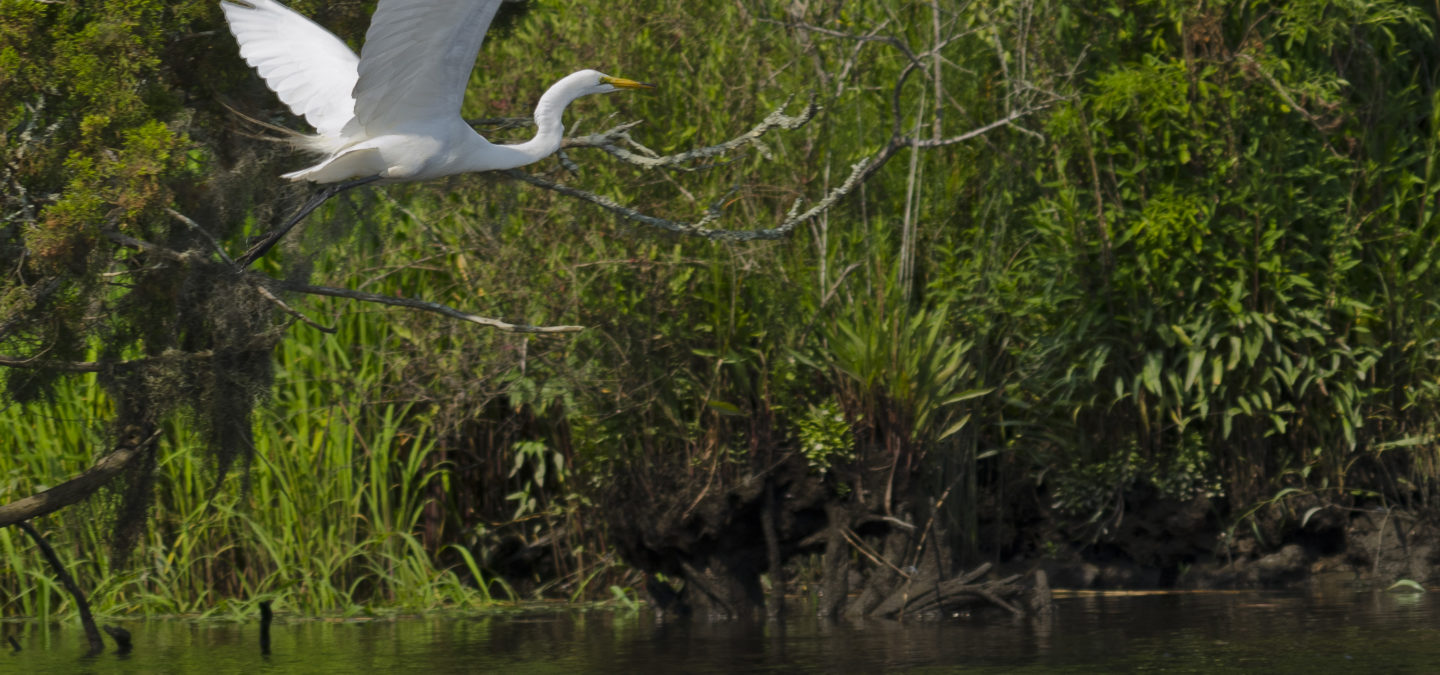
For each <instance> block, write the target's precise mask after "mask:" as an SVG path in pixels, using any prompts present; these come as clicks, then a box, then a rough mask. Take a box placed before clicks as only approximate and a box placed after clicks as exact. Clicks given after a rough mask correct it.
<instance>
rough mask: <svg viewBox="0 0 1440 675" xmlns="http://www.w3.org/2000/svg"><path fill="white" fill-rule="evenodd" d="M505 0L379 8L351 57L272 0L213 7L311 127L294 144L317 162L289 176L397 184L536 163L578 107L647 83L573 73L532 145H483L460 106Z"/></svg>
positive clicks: (538, 118)
mask: <svg viewBox="0 0 1440 675" xmlns="http://www.w3.org/2000/svg"><path fill="white" fill-rule="evenodd" d="M502 1H503V0H380V4H379V6H378V7H377V8H376V9H375V15H374V16H373V17H371V19H370V29H369V30H368V31H367V32H366V34H365V44H364V46H363V47H362V48H361V50H360V55H359V56H356V55H355V52H353V51H351V50H350V48H349V47H347V46H346V45H345V43H344V42H342V41H341V40H340V38H338V37H336V36H335V35H334V34H333V33H331V32H330V31H327V30H325V29H324V28H321V27H320V26H319V25H318V24H316V23H315V22H313V21H311V20H310V19H307V18H305V17H304V16H301V15H300V14H298V13H296V12H295V11H293V10H291V9H290V8H288V7H286V6H284V5H282V4H280V3H278V2H275V0H234V1H232V0H222V1H221V3H220V7H221V9H222V10H223V11H224V12H225V20H226V21H227V22H229V24H230V31H231V32H232V33H234V34H235V40H236V41H237V42H239V43H240V55H241V57H243V58H244V59H245V61H246V62H247V63H249V64H250V65H251V66H252V67H253V68H255V70H257V71H258V72H259V73H260V76H261V77H262V78H263V79H264V80H265V84H266V85H267V86H269V87H270V89H271V90H272V91H274V92H275V93H276V95H278V96H279V97H280V100H281V101H282V102H284V103H285V104H286V105H287V106H289V107H290V110H292V111H294V113H295V114H296V115H300V116H302V117H304V118H305V120H306V121H307V122H309V123H310V124H311V126H313V127H315V131H316V133H315V134H313V135H310V134H296V135H295V136H294V141H295V142H296V144H297V145H299V146H300V147H302V148H305V149H307V150H310V151H313V152H316V153H319V154H323V155H325V158H324V159H322V160H321V161H320V162H319V163H318V164H315V165H314V166H311V167H308V168H305V169H301V170H299V171H294V172H291V173H287V174H285V175H284V177H285V178H289V179H291V180H297V181H299V180H305V181H311V182H315V183H337V182H341V181H346V180H349V179H352V178H376V179H378V180H379V181H381V182H400V181H415V180H427V179H430V178H439V177H441V176H449V175H452V174H457V173H468V172H473V171H494V170H498V169H512V168H515V167H518V166H524V165H526V164H530V163H533V162H536V161H539V160H540V159H543V158H544V157H547V156H549V155H550V154H551V153H554V152H555V151H556V150H557V149H559V148H560V140H561V137H562V135H563V132H564V127H563V125H562V124H561V121H560V120H561V114H562V113H563V112H564V111H565V108H566V107H567V106H569V105H570V103H571V102H572V101H574V100H575V99H577V98H580V97H581V96H585V95H587V94H603V93H607V92H612V91H618V90H621V89H639V88H649V87H651V86H652V85H648V84H643V83H640V82H635V81H632V80H626V79H622V78H618V77H610V76H609V75H605V74H604V73H600V72H598V71H594V70H582V71H579V72H576V73H572V74H570V75H568V76H566V77H564V78H562V79H561V80H560V81H559V82H556V83H555V84H554V85H552V86H551V87H550V89H548V90H547V91H546V92H545V94H544V95H543V96H541V97H540V103H539V105H537V106H536V107H535V124H536V126H537V127H538V129H539V130H538V132H537V133H536V134H535V137H534V138H532V139H531V140H529V141H526V142H524V143H518V144H514V145H499V144H494V143H491V142H489V141H487V140H485V138H484V137H483V136H481V135H480V134H478V133H476V132H475V130H474V129H472V128H470V125H468V124H466V123H465V120H464V119H462V118H461V117H460V104H461V102H462V101H463V100H464V97H465V86H466V83H467V82H469V79H470V71H471V69H473V68H474V66H475V55H476V53H477V52H478V51H479V50H480V44H481V43H482V42H483V41H484V40H485V32H486V31H487V30H488V29H489V27H490V22H491V20H493V19H494V18H495V12H496V11H497V10H498V9H499V8H500V4H501V2H502Z"/></svg>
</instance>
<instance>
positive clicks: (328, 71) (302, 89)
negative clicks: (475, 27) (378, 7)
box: [220, 0, 473, 137]
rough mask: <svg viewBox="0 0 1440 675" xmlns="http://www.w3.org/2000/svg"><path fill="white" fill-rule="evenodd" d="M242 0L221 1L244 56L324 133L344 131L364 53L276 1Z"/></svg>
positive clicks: (269, 83)
mask: <svg viewBox="0 0 1440 675" xmlns="http://www.w3.org/2000/svg"><path fill="white" fill-rule="evenodd" d="M242 1H243V2H244V3H245V4H237V3H235V2H221V3H220V9H221V10H223V11H224V12H225V20H226V21H227V22H229V23H230V31H231V32H233V33H234V34H235V40H236V42H239V43H240V56H241V57H243V58H244V59H245V62H246V63H249V64H250V65H251V67H253V68H255V70H256V71H257V72H259V73H260V77H262V78H264V79H265V84H266V85H268V86H269V87H270V89H271V90H272V91H274V92H275V94H276V95H278V96H279V97H280V100H281V101H283V102H284V103H285V105H287V106H290V110H292V111H294V112H295V114H296V115H300V116H302V117H304V118H305V121H307V122H309V123H310V125H311V126H313V127H315V130H316V131H318V132H320V135H321V136H330V137H334V136H338V135H340V131H341V129H343V128H344V127H345V123H346V122H349V121H350V119H351V118H352V117H354V114H355V103H354V100H353V99H352V98H351V97H350V92H351V91H352V90H354V88H355V82H356V81H357V79H358V78H359V70H358V63H359V61H360V59H359V57H357V56H355V52H353V51H351V50H350V48H349V47H348V46H346V45H345V43H344V42H341V41H340V38H338V37H335V34H334V33H331V32H330V31H328V30H325V29H324V28H321V27H320V26H319V25H317V24H316V23H315V22H313V21H311V20H309V19H307V18H305V17H304V16H302V15H300V14H297V13H295V12H294V11H293V10H291V9H290V8H288V7H286V6H284V5H282V4H280V3H278V2H275V0H242ZM390 4H397V3H394V2H392V3H390ZM398 4H403V3H398ZM457 4H464V3H457ZM472 58H473V55H472Z"/></svg>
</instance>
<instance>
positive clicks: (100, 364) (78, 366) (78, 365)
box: [0, 350, 215, 373]
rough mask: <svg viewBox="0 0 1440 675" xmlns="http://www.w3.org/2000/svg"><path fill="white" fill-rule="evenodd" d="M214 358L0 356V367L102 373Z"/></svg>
mask: <svg viewBox="0 0 1440 675" xmlns="http://www.w3.org/2000/svg"><path fill="white" fill-rule="evenodd" d="M214 356H215V352H212V351H210V350H205V351H199V352H181V351H178V350H170V351H167V352H165V353H164V354H161V355H159V356H150V357H145V358H139V359H129V360H125V361H55V360H51V359H41V358H35V357H31V358H24V359H22V358H17V357H14V356H4V355H0V366H4V367H6V368H21V369H25V370H54V371H59V372H62V373H103V372H106V371H111V370H124V369H128V368H139V367H141V366H147V365H150V364H154V363H164V362H168V361H179V360H190V359H208V358H212V357H214Z"/></svg>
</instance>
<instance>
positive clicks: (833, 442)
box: [795, 399, 855, 473]
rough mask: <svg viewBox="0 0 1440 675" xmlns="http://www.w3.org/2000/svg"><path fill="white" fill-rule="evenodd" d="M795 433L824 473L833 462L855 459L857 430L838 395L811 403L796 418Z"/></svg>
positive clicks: (807, 456) (815, 466) (813, 463)
mask: <svg viewBox="0 0 1440 675" xmlns="http://www.w3.org/2000/svg"><path fill="white" fill-rule="evenodd" d="M795 436H796V437H797V440H798V442H799V444H800V452H802V453H804V454H805V459H806V461H808V462H809V463H810V468H811V469H812V470H815V471H819V472H821V473H824V472H825V471H826V470H827V469H829V468H830V465H831V464H834V463H836V462H851V461H854V460H855V434H854V432H853V431H851V429H850V422H849V421H848V420H846V419H845V413H844V411H842V410H841V409H840V403H839V402H838V401H836V400H834V399H830V400H828V401H824V402H822V403H820V405H815V404H813V403H812V404H810V405H809V406H808V407H807V408H806V410H805V414H804V415H803V416H801V417H799V418H798V419H796V420H795Z"/></svg>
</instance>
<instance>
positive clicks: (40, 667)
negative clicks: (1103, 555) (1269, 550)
mask: <svg viewBox="0 0 1440 675" xmlns="http://www.w3.org/2000/svg"><path fill="white" fill-rule="evenodd" d="M797 614H798V612H797ZM121 625H123V626H125V627H126V628H128V629H129V630H130V631H131V633H132V634H133V635H134V639H135V650H134V652H132V653H131V654H129V655H125V656H121V655H118V654H115V653H113V652H107V653H105V654H103V655H101V656H99V657H94V658H82V657H80V656H79V654H80V653H81V651H82V645H83V643H84V637H83V635H82V634H81V631H80V629H79V626H78V624H77V623H71V622H67V623H65V624H63V625H57V626H51V627H48V628H46V627H42V626H37V625H35V624H33V623H31V624H22V623H5V624H0V632H3V633H4V634H5V635H10V636H15V637H16V638H17V640H18V642H19V643H20V645H21V650H20V651H11V650H10V649H9V648H8V647H7V648H5V651H4V652H0V672H15V673H51V672H53V673H74V672H95V673H187V672H196V673H206V674H219V673H266V672H287V673H288V672H295V673H367V674H368V673H376V674H379V673H393V672H423V673H621V674H624V675H642V674H648V673H667V674H670V673H741V672H770V673H807V672H808V673H876V672H915V673H943V672H962V671H963V672H982V673H983V672H1130V671H1165V672H1195V673H1214V672H1266V673H1274V672H1290V673H1310V674H1319V673H1344V672H1355V673H1405V672H1413V673H1436V672H1440V593H1426V594H1423V595H1420V594H1394V593H1371V592H1365V593H1355V592H1348V593H1347V592H1338V593H1334V592H1332V593H1327V594H1323V595H1314V594H1298V593H1261V592H1240V593H1225V592H1208V593H1154V594H1138V595H1096V594H1075V595H1067V596H1062V597H1058V598H1057V599H1056V612H1055V614H1054V616H1053V618H1051V619H1049V620H1046V621H1035V620H1024V621H1012V620H1010V619H1008V618H997V617H988V618H987V619H986V620H980V619H975V618H966V617H960V618H956V619H953V620H950V621H945V622H942V623H907V624H900V623H895V622H888V621H884V622H882V621H865V622H845V621H840V622H822V621H819V620H816V619H814V618H810V617H806V616H803V615H802V616H794V617H792V618H790V619H788V620H786V621H785V622H784V623H783V624H782V623H765V622H726V623H709V622H704V621H657V620H656V618H655V616H654V615H653V614H651V613H650V612H648V611H646V610H640V611H628V612H627V611H598V610H591V611H581V610H573V609H572V610H530V611H525V612H508V613H503V614H493V615H483V616H455V615H440V616H433V615H432V616H426V617H420V618H406V619H396V620H374V621H343V622H342V621H320V620H300V619H297V618H294V617H285V616H284V615H283V614H282V615H280V616H278V617H277V619H276V623H275V625H274V628H273V629H272V646H271V653H270V654H269V655H262V654H261V653H260V649H259V646H258V635H259V627H258V626H257V625H256V624H254V623H250V624H236V623H223V622H216V621H183V620H157V621H145V622H129V623H124V624H121Z"/></svg>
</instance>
